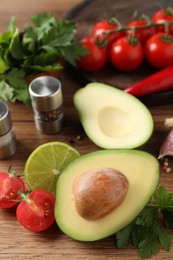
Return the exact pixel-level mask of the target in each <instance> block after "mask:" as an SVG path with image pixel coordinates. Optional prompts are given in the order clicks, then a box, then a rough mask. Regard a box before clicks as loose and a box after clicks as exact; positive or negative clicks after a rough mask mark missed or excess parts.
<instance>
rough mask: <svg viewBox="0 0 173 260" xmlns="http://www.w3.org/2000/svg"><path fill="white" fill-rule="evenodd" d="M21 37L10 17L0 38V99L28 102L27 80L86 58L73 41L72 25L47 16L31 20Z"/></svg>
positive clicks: (46, 14)
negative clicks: (64, 63)
mask: <svg viewBox="0 0 173 260" xmlns="http://www.w3.org/2000/svg"><path fill="white" fill-rule="evenodd" d="M31 21H32V23H33V25H29V24H26V25H25V27H24V31H23V32H22V33H21V32H20V31H19V29H18V28H17V27H16V18H15V17H12V18H11V20H10V22H9V24H8V31H7V32H5V33H2V34H0V99H3V100H10V101H12V102H15V101H17V100H18V101H21V102H23V103H25V104H26V103H28V102H29V93H28V84H27V83H26V81H25V79H26V78H27V77H28V76H32V75H35V74H37V73H40V72H46V71H52V70H59V69H62V65H61V64H60V63H59V62H58V59H59V58H64V59H65V60H66V61H68V62H69V63H71V64H75V60H76V59H78V58H79V57H80V56H83V55H85V54H86V49H84V48H82V47H81V46H80V44H79V43H78V42H77V41H75V40H74V35H75V32H76V28H75V23H74V21H68V20H57V19H55V17H53V16H52V15H51V14H49V13H44V14H38V15H35V16H32V17H31Z"/></svg>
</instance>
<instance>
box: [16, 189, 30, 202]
mask: <svg viewBox="0 0 173 260" xmlns="http://www.w3.org/2000/svg"><path fill="white" fill-rule="evenodd" d="M29 193H30V191H27V192H26V193H24V192H22V191H21V190H19V191H18V194H19V196H20V197H21V200H26V199H27V198H28V195H29Z"/></svg>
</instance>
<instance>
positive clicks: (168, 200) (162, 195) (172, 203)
mask: <svg viewBox="0 0 173 260" xmlns="http://www.w3.org/2000/svg"><path fill="white" fill-rule="evenodd" d="M153 200H154V202H155V203H156V204H157V205H158V207H159V208H160V209H165V208H172V209H173V194H172V193H169V192H168V191H167V190H166V189H165V188H164V187H163V186H160V187H159V188H158V189H157V190H156V191H155V193H154V194H153Z"/></svg>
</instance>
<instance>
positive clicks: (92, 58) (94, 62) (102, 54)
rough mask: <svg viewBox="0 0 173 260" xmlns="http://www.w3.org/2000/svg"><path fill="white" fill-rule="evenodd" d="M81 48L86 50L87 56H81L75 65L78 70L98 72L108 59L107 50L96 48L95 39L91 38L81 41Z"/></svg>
mask: <svg viewBox="0 0 173 260" xmlns="http://www.w3.org/2000/svg"><path fill="white" fill-rule="evenodd" d="M81 43H82V46H83V47H85V48H86V49H87V50H88V54H87V55H85V56H82V57H81V58H80V59H79V60H78V61H77V65H78V67H79V68H80V69H82V70H86V71H89V72H94V71H98V70H100V69H101V68H102V67H103V66H104V65H105V63H106V62H107V59H108V50H107V48H106V47H98V45H97V44H96V42H95V39H94V38H92V37H85V38H83V39H82V40H81Z"/></svg>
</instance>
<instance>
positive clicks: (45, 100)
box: [29, 76, 64, 134]
mask: <svg viewBox="0 0 173 260" xmlns="http://www.w3.org/2000/svg"><path fill="white" fill-rule="evenodd" d="M29 94H30V98H31V103H32V107H33V111H34V120H35V125H36V128H37V130H39V131H40V132H41V133H43V134H55V133H59V132H60V131H61V128H62V126H63V119H64V113H63V109H62V105H63V97H62V90H61V82H60V81H59V80H58V79H57V78H55V77H52V76H41V77H38V78H36V79H34V80H33V81H32V82H31V83H30V85H29Z"/></svg>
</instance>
